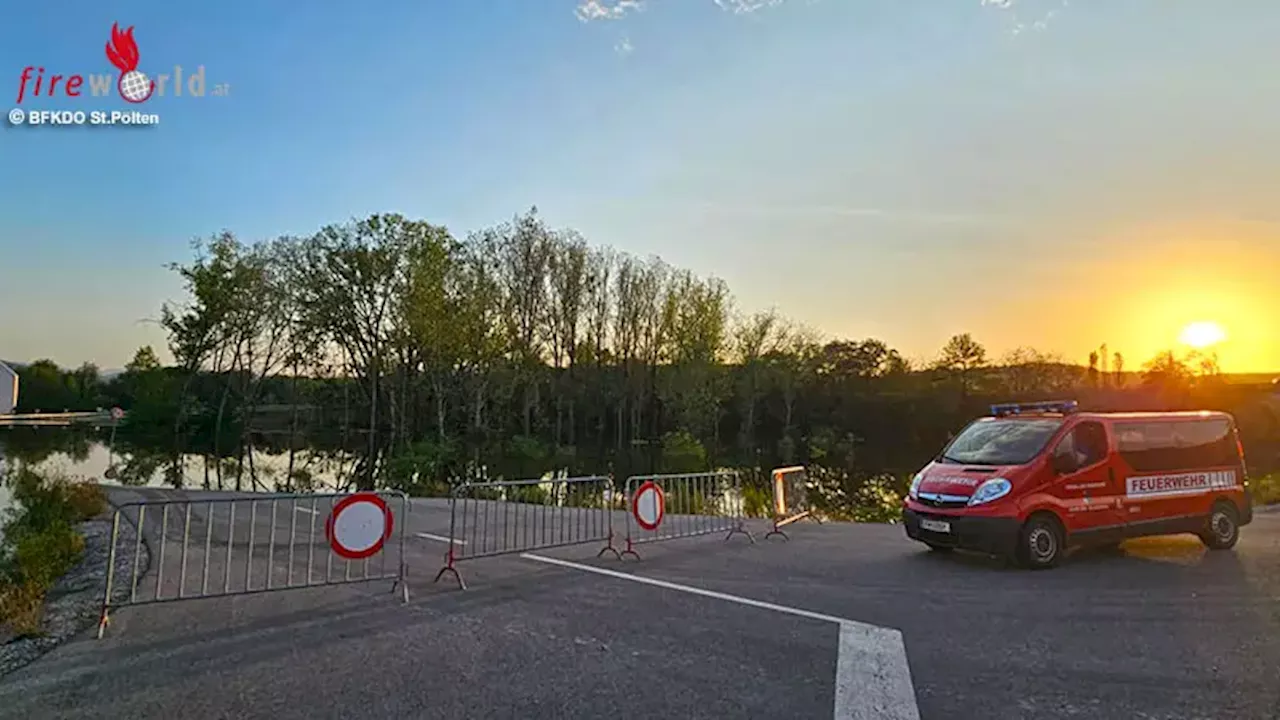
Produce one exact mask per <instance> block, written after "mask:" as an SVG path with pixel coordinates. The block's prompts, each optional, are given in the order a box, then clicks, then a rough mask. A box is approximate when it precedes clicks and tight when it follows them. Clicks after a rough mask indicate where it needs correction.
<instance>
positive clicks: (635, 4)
mask: <svg viewBox="0 0 1280 720" xmlns="http://www.w3.org/2000/svg"><path fill="white" fill-rule="evenodd" d="M784 1H785V0H712V2H714V3H715V4H716V5H717V6H718V7H719V8H720V9H721V10H726V11H728V12H732V13H734V14H738V15H741V14H745V13H753V12H755V11H757V10H760V9H762V8H768V7H774V6H776V5H781V4H782V3H783V2H784ZM988 1H989V0H983V3H984V4H985V3H986V2H988ZM645 2H646V0H578V10H577V15H578V19H579V20H581V21H582V22H592V21H595V20H621V19H622V18H624V17H626V16H627V15H629V14H631V13H633V12H639V11H641V10H643V9H644V7H645ZM1004 2H1012V0H1004Z"/></svg>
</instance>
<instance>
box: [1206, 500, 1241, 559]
mask: <svg viewBox="0 0 1280 720" xmlns="http://www.w3.org/2000/svg"><path fill="white" fill-rule="evenodd" d="M1200 540H1201V542H1203V543H1204V544H1205V545H1206V546H1208V548H1209V549H1210V550H1230V549H1231V548H1233V547H1235V546H1236V542H1237V541H1239V540H1240V517H1239V514H1238V513H1237V512H1236V509H1235V507H1234V506H1232V505H1231V504H1230V503H1225V502H1218V503H1215V504H1214V506H1213V510H1212V511H1211V512H1210V513H1209V519H1208V520H1207V521H1206V527H1205V529H1204V532H1202V533H1200Z"/></svg>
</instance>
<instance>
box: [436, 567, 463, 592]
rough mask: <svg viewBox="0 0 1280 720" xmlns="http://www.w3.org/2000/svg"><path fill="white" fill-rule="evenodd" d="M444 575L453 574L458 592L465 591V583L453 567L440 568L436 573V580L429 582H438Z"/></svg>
mask: <svg viewBox="0 0 1280 720" xmlns="http://www.w3.org/2000/svg"><path fill="white" fill-rule="evenodd" d="M445 573H453V578H454V579H455V580H457V581H458V588H459V589H460V590H466V589H467V583H465V582H464V581H463V580H462V576H461V575H459V574H458V570H457V568H455V567H453V566H452V565H445V566H444V567H442V568H440V572H438V573H436V579H435V580H432V581H431V582H433V583H437V582H440V578H442V577H444V574H445Z"/></svg>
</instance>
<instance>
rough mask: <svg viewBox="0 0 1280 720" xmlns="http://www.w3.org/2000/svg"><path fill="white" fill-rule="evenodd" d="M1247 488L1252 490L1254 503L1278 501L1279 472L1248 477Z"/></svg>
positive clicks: (1265, 503)
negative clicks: (1258, 476)
mask: <svg viewBox="0 0 1280 720" xmlns="http://www.w3.org/2000/svg"><path fill="white" fill-rule="evenodd" d="M1249 489H1250V490H1252V491H1253V504H1254V505H1271V504H1273V503H1280V473H1271V474H1270V475H1263V476H1262V477H1260V478H1252V479H1250V480H1249Z"/></svg>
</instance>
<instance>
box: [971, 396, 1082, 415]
mask: <svg viewBox="0 0 1280 720" xmlns="http://www.w3.org/2000/svg"><path fill="white" fill-rule="evenodd" d="M1079 409H1080V403H1078V402H1076V401H1075V400H1047V401H1045V402H1033V403H1003V404H1000V405H992V406H991V414H992V415H995V416H996V417H1004V416H1006V415H1021V414H1023V413H1056V414H1058V415H1069V414H1071V413H1073V412H1075V411H1076V410H1079Z"/></svg>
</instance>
